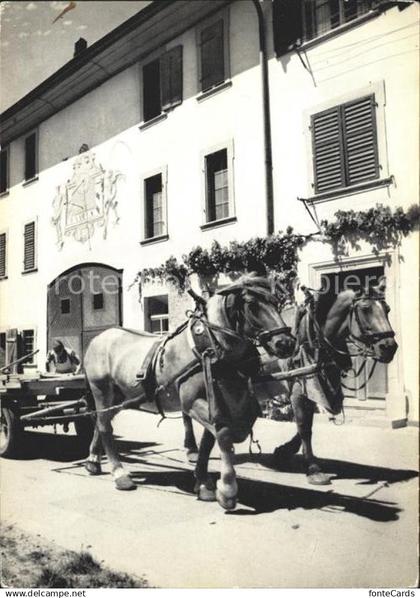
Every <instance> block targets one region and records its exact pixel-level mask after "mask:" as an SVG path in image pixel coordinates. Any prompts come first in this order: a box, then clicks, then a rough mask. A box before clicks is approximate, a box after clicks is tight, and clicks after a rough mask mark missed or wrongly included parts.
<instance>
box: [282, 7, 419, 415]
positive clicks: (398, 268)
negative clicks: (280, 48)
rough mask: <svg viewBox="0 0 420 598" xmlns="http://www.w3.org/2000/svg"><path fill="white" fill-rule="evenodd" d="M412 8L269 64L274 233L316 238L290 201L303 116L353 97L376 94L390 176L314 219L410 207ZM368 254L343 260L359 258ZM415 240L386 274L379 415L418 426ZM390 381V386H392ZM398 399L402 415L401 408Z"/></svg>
mask: <svg viewBox="0 0 420 598" xmlns="http://www.w3.org/2000/svg"><path fill="white" fill-rule="evenodd" d="M418 23H419V21H418V4H417V3H414V4H413V5H412V6H410V7H409V8H407V9H405V10H403V11H399V10H398V8H393V9H391V10H387V11H386V12H385V13H384V14H382V15H381V16H378V17H377V18H374V19H372V20H369V21H367V22H365V23H364V24H362V25H360V26H357V27H354V28H351V29H349V30H348V31H347V32H344V33H342V34H340V35H338V36H336V37H334V38H331V39H329V40H325V41H323V42H320V43H318V44H316V45H314V46H313V47H312V48H308V49H307V50H306V51H305V50H304V48H303V49H302V50H301V56H302V59H303V60H304V61H305V62H306V64H307V65H308V67H309V68H310V69H311V71H312V76H311V74H310V73H309V72H308V70H306V69H305V68H304V66H303V65H302V63H301V61H300V59H299V56H298V55H297V54H296V52H294V53H290V54H287V55H286V56H285V57H282V58H281V59H277V58H275V57H273V58H272V59H271V60H270V86H271V106H272V129H273V157H274V186H275V198H276V202H275V222H276V229H283V230H284V229H285V228H286V226H287V225H292V226H293V227H294V229H295V230H296V231H297V232H301V233H309V232H314V231H315V230H316V227H315V225H314V224H313V222H312V221H311V219H310V217H309V216H308V215H307V213H306V211H305V208H304V206H303V204H302V203H301V202H299V201H297V199H296V198H297V197H309V196H311V195H313V189H312V188H311V180H312V153H311V148H310V132H309V130H308V128H307V126H308V116H309V114H310V113H311V112H312V113H315V112H317V111H319V109H320V108H321V109H322V108H323V107H327V105H330V106H333V105H336V104H339V103H341V101H346V98H348V97H349V96H351V95H352V94H353V95H354V94H356V96H357V91H358V90H360V89H369V88H370V89H373V88H377V89H380V88H382V90H383V92H382V95H381V96H380V97H381V102H382V104H381V105H380V107H379V108H378V110H377V116H378V131H379V133H380V135H381V136H382V141H383V144H382V145H383V147H381V148H380V162H381V164H382V167H383V169H382V171H381V177H383V178H385V177H388V176H390V175H393V176H394V184H393V185H391V186H390V187H388V188H386V187H383V188H379V189H373V190H369V191H365V192H363V193H357V194H353V195H347V196H343V197H341V198H335V199H333V200H330V201H325V202H323V203H318V204H317V205H316V211H317V215H318V218H319V219H320V220H321V219H325V218H326V219H328V218H333V216H334V214H335V212H336V211H338V210H348V209H354V210H366V209H368V208H369V207H371V206H375V205H376V204H377V203H382V204H384V205H389V206H391V207H392V208H395V207H397V206H403V207H408V206H409V205H411V204H413V203H416V202H417V201H418V162H419V160H418V158H419V156H418V136H417V133H416V132H417V127H418V72H419V70H418ZM369 253H370V249H369V247H367V246H366V245H364V244H363V243H362V246H361V249H360V251H358V252H357V251H355V250H350V253H349V255H350V257H356V256H360V257H361V256H365V255H367V254H369ZM332 261H333V256H332V253H331V250H330V248H329V246H328V245H325V244H321V243H317V242H313V243H310V244H309V245H308V246H307V247H306V248H305V250H304V251H303V252H302V254H301V263H300V267H299V275H300V278H301V279H302V282H305V283H307V284H308V283H309V282H310V281H309V278H310V271H311V267H310V265H311V264H316V263H323V262H332ZM417 276H418V235H417V234H414V235H411V237H410V238H409V239H407V240H404V242H403V243H402V246H401V248H400V250H399V257H398V255H397V254H394V255H393V258H392V265H391V267H390V268H389V270H388V284H389V285H392V287H393V288H392V289H389V290H388V294H389V295H391V294H392V297H393V299H392V303H393V308H394V311H393V313H391V314H390V318H391V321H392V323H393V326H394V327H395V330H396V333H397V340H398V343H399V345H400V348H399V351H398V354H397V356H396V358H395V359H394V362H393V364H392V366H390V370H389V371H390V381H391V390H390V397H389V401H387V415H388V416H389V418H390V419H392V420H398V419H402V418H404V417H405V416H406V414H407V411H408V417H409V419H411V420H413V419H414V420H418V386H419V385H418V344H419V338H418V329H419V326H418V280H417ZM392 380H393V382H392ZM406 397H407V402H408V410H407V408H406Z"/></svg>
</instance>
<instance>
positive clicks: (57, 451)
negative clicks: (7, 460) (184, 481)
mask: <svg viewBox="0 0 420 598" xmlns="http://www.w3.org/2000/svg"><path fill="white" fill-rule="evenodd" d="M116 438H117V443H118V446H119V450H120V451H121V452H126V451H139V450H144V449H146V448H150V447H155V446H157V443H156V442H134V441H130V440H122V439H118V437H116ZM88 454H89V446H88V445H87V444H85V443H83V442H81V441H80V439H79V438H78V437H77V436H74V435H66V434H51V433H45V432H36V431H35V432H32V431H31V432H29V431H27V432H25V433H24V435H23V438H22V444H21V450H20V454H19V455H18V457H17V459H19V460H25V461H26V460H28V461H29V460H34V459H47V460H51V461H59V462H62V463H68V462H71V461H77V460H79V459H85V458H86V457H87V456H88Z"/></svg>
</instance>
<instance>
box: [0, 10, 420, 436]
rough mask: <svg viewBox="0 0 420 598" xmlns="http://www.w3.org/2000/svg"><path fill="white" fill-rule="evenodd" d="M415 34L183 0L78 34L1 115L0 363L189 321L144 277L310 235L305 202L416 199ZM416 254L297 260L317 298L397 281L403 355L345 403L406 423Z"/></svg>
mask: <svg viewBox="0 0 420 598" xmlns="http://www.w3.org/2000/svg"><path fill="white" fill-rule="evenodd" d="M417 26H418V5H417V3H413V2H372V1H366V2H364V1H363V2H343V1H342V0H335V1H334V2H319V1H311V2H296V1H295V0H293V2H290V1H289V2H287V1H284V0H283V1H281V0H278V1H275V2H271V1H268V0H267V1H264V2H261V3H258V2H253V1H249V2H248V1H236V2H235V1H234V2H230V1H225V0H195V1H194V2H192V1H189V0H176V1H174V2H154V3H152V4H150V5H148V6H147V7H146V8H145V9H143V10H142V11H140V12H139V13H138V14H136V15H135V16H134V17H132V18H131V19H129V20H128V21H127V22H126V23H123V24H122V25H121V26H120V27H118V28H117V29H115V30H114V31H112V32H111V33H110V34H108V35H107V36H105V37H104V38H102V39H101V40H99V41H98V42H96V43H95V44H94V45H92V46H91V47H86V44H85V43H84V41H83V40H80V41H79V42H78V44H77V45H76V47H75V56H74V57H73V58H72V59H71V60H70V61H69V62H68V63H67V64H66V65H64V66H63V67H62V69H60V70H59V71H58V72H56V73H54V74H53V75H52V76H51V77H50V78H49V79H47V80H46V81H45V82H44V83H42V84H41V85H39V86H38V87H37V88H35V89H34V90H33V91H32V92H31V93H30V94H28V95H27V96H25V97H24V98H22V99H21V100H20V101H19V102H17V103H16V104H15V105H14V106H12V107H11V108H9V109H8V110H6V111H5V112H4V113H3V115H2V117H1V125H2V158H1V164H2V167H1V173H2V177H1V178H2V180H1V197H0V305H1V313H0V317H1V319H0V341H1V351H2V355H3V361H6V362H9V361H10V360H11V359H10V358H11V356H13V355H15V354H22V353H23V354H26V353H28V352H30V351H31V350H34V349H39V353H38V354H36V355H35V356H34V358H33V362H34V364H33V365H34V367H36V366H37V367H40V368H43V363H44V359H45V355H46V352H47V350H48V348H49V345H50V343H51V341H52V339H53V338H55V337H59V338H62V339H63V340H64V342H65V344H67V345H68V346H70V347H71V348H73V349H75V350H76V351H77V352H78V353H80V354H81V355H83V353H84V351H85V350H86V347H87V346H88V344H89V342H90V340H91V339H92V338H93V337H94V336H95V335H96V334H98V333H99V332H100V331H101V330H103V329H105V328H107V327H109V326H112V325H124V326H126V327H131V328H145V329H147V330H151V331H155V332H162V333H163V332H165V331H166V330H168V329H169V328H173V327H174V326H175V325H176V324H178V323H179V322H180V321H181V320H182V319H183V317H184V313H185V310H186V309H187V308H188V307H189V306H190V303H189V299H188V298H186V297H185V296H182V295H179V294H178V293H177V292H176V291H175V290H174V289H173V288H171V287H165V286H164V285H161V284H159V283H154V284H148V285H146V286H145V287H144V288H142V294H141V296H140V295H139V290H138V284H137V283H136V282H135V281H136V276H137V273H138V272H139V271H140V270H141V269H142V268H150V267H156V266H159V265H160V264H161V263H162V262H164V261H165V260H166V259H168V258H169V257H170V256H171V255H175V256H177V257H180V256H181V255H182V254H184V253H187V252H188V251H189V250H190V249H191V248H192V247H194V246H197V245H201V246H205V247H208V246H210V244H211V242H212V241H213V240H214V239H217V240H218V241H219V242H220V243H222V244H226V243H228V242H229V241H231V240H234V239H236V240H246V239H248V238H250V237H252V236H256V235H261V236H264V235H266V234H267V233H270V232H272V231H273V230H279V229H283V230H284V229H285V228H286V227H287V226H288V225H292V226H293V227H294V229H295V230H296V231H297V232H302V233H307V232H313V231H314V226H315V225H314V222H313V221H312V220H311V218H310V217H309V215H308V213H307V211H306V210H305V207H304V204H303V202H302V201H299V200H298V198H301V199H306V200H308V203H307V205H309V206H311V207H310V210H311V211H312V214H313V215H314V218H315V220H316V218H331V217H332V216H333V214H334V213H335V212H336V211H337V210H340V209H350V208H352V209H355V210H359V209H368V208H369V207H371V206H375V204H377V203H382V204H385V205H391V206H399V205H401V206H403V207H407V206H409V205H410V204H412V203H414V202H415V201H416V198H417V192H418V190H417V186H416V185H417V183H416V181H417V177H416V169H417V164H418V157H417V144H416V140H415V135H413V134H412V131H413V130H414V127H415V126H416V123H417V99H418V98H417V95H416V94H417V85H416V84H415V80H416V77H417V73H418V68H417V66H418V65H417V52H416V40H417V37H416V35H417V33H418V32H417V31H416V29H417ZM270 159H271V160H272V169H271V164H270ZM270 197H271V199H272V200H273V201H271V200H270ZM271 204H272V205H271ZM270 229H271V230H270ZM416 242H417V240H416V238H415V237H414V235H413V236H411V237H409V238H408V239H407V240H405V241H404V243H403V244H402V246H401V247H400V248H399V249H398V250H395V251H394V252H391V254H390V252H386V253H385V252H384V253H383V254H380V255H375V254H373V253H372V250H371V249H370V247H368V246H363V245H362V246H361V247H360V248H356V249H355V248H349V254H348V256H346V257H345V258H342V259H341V261H340V263H337V260H336V259H334V256H333V255H332V253H331V248H330V246H329V245H328V244H324V243H321V242H319V241H314V242H312V243H310V244H308V245H307V246H306V247H305V249H304V250H303V251H302V255H301V256H300V257H301V260H300V264H299V277H300V280H301V281H302V282H305V283H306V284H309V285H310V286H316V285H317V284H319V282H320V280H321V278H322V277H324V278H325V277H327V278H328V277H329V280H331V281H333V280H334V284H338V285H340V284H342V278H343V272H344V273H347V274H354V273H357V274H358V275H359V276H360V275H363V276H367V275H371V276H373V277H379V276H381V275H385V276H386V280H387V301H388V303H389V304H390V306H391V320H392V324H393V327H394V329H395V330H396V334H397V340H398V343H399V345H400V349H399V351H398V353H397V356H396V357H395V359H394V361H393V362H392V364H391V365H389V366H388V367H387V368H385V367H384V368H383V369H382V370H379V371H378V372H377V373H376V377H375V378H374V379H372V381H371V382H370V383H369V385H368V387H367V390H365V391H364V392H363V393H356V394H355V395H354V396H350V397H349V399H348V400H349V404H351V405H352V406H353V407H354V408H355V409H360V408H366V409H368V410H369V412H370V413H372V414H373V416H372V417H373V418H374V417H376V416H378V415H379V416H380V417H381V418H382V419H384V421H386V422H392V423H393V424H394V425H398V424H400V423H405V422H407V421H413V420H417V419H418V416H417V413H416V410H417V408H418V407H417V405H418V402H416V401H417V398H416V396H417V395H416V393H417V388H418V381H417V378H416V376H417V359H416V355H417V345H418V342H417V340H416V339H415V338H414V336H415V334H417V332H416V331H417V328H418V326H415V318H417V307H416V306H417V304H418V297H417V295H416V293H417V285H416V284H414V272H417V269H418V264H417V251H416ZM340 277H341V278H340ZM375 414H376V415H375Z"/></svg>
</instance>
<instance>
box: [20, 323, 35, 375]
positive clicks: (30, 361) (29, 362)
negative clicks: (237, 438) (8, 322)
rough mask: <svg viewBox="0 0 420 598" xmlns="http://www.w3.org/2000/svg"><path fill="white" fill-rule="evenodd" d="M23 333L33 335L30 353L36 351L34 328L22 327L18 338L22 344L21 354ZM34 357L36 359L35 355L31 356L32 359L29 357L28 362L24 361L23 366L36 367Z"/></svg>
mask: <svg viewBox="0 0 420 598" xmlns="http://www.w3.org/2000/svg"><path fill="white" fill-rule="evenodd" d="M25 332H32V334H33V342H32V352H33V351H36V345H37V334H36V328H35V327H29V326H27V327H25V328H23V327H22V329H21V330H20V331H19V334H20V338H21V343H22V345H21V346H22V352H23V344H24V333H25ZM35 357H36V356H35V355H32V357H30V358H29V359H28V360H26V361H25V363H24V365H31V366H33V365H36V362H35Z"/></svg>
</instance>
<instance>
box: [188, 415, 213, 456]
mask: <svg viewBox="0 0 420 598" xmlns="http://www.w3.org/2000/svg"><path fill="white" fill-rule="evenodd" d="M182 420H183V422H184V432H185V436H184V448H185V449H186V450H187V459H188V461H189V462H190V463H196V462H197V458H198V448H197V443H196V441H195V436H194V429H193V424H192V419H191V417H190V416H189V415H187V414H186V413H183V414H182ZM210 450H211V449H210Z"/></svg>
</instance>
